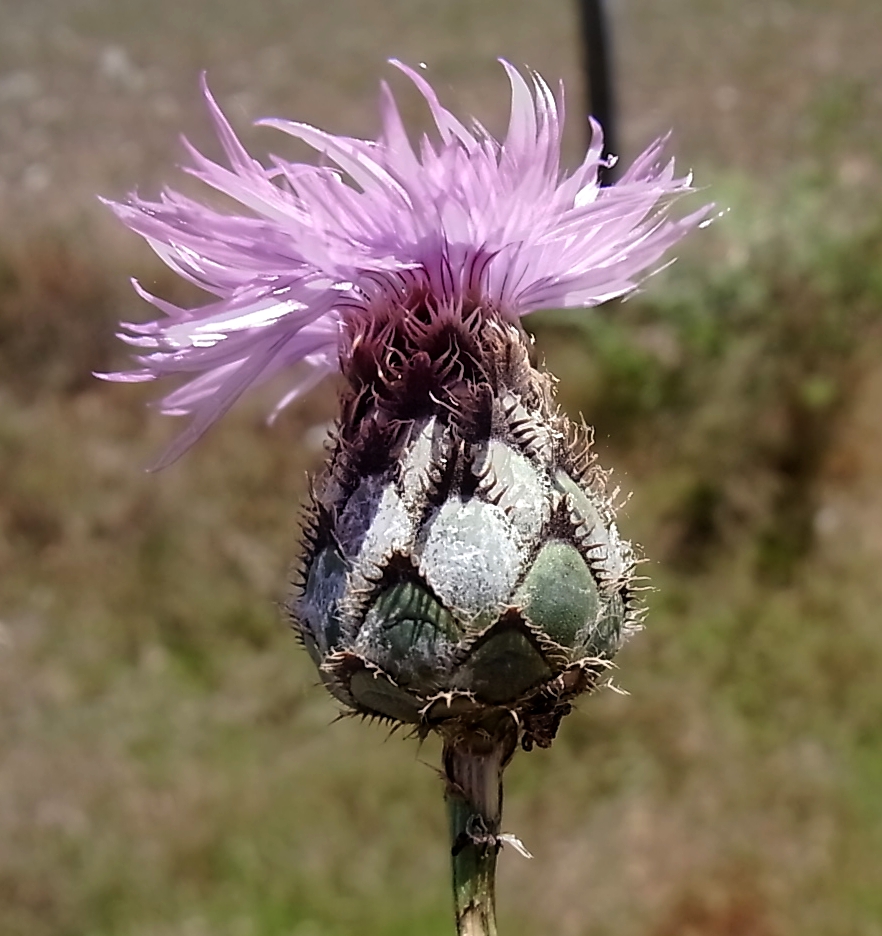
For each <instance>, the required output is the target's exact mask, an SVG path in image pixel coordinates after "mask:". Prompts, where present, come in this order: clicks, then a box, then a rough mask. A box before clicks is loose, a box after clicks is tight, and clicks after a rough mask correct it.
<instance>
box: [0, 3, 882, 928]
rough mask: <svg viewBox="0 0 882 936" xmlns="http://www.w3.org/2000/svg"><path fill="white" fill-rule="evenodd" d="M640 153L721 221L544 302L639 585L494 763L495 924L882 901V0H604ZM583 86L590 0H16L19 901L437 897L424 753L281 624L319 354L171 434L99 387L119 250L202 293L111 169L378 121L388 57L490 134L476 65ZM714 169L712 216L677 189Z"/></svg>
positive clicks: (375, 904)
mask: <svg viewBox="0 0 882 936" xmlns="http://www.w3.org/2000/svg"><path fill="white" fill-rule="evenodd" d="M610 13H611V19H612V22H611V26H612V36H613V39H614V44H615V48H614V52H615V62H616V89H617V95H618V99H619V104H620V112H621V119H622V123H621V136H620V139H621V144H622V150H623V155H624V157H625V158H626V159H627V158H629V157H633V156H634V155H635V154H636V153H637V152H638V151H639V150H640V149H641V148H642V147H643V146H645V145H646V144H647V143H648V142H649V141H650V140H651V139H652V138H654V137H655V136H657V135H658V134H660V133H664V132H666V131H667V130H669V129H673V130H674V138H673V142H672V146H671V149H672V152H674V153H675V154H676V156H677V158H678V164H679V166H680V167H681V168H688V167H690V166H691V167H693V168H694V169H695V171H696V180H697V183H698V184H699V185H700V186H702V187H704V190H703V192H702V193H701V195H700V196H696V199H698V198H700V199H704V200H708V199H713V200H715V201H716V202H717V203H718V205H719V206H720V207H721V208H726V209H728V211H727V213H726V215H725V216H724V217H723V218H722V219H721V220H719V221H718V222H717V223H716V224H715V225H714V226H713V227H712V228H710V229H709V230H707V231H704V232H701V233H699V234H697V235H696V236H694V237H693V238H692V239H691V241H690V242H689V243H688V244H687V245H686V246H685V247H684V248H683V249H682V250H681V258H680V260H679V261H678V262H677V263H676V264H675V265H674V266H673V267H671V268H670V269H668V270H666V271H665V272H663V273H662V274H661V275H659V276H657V277H654V278H653V279H652V280H650V281H649V282H648V283H647V284H646V287H645V289H644V290H643V292H642V294H641V295H639V296H638V297H636V298H634V299H632V300H629V301H628V302H626V303H623V304H622V303H619V304H615V305H613V306H609V307H606V308H604V309H602V310H600V312H598V313H596V314H593V315H578V314H575V315H574V314H569V315H563V314H560V313H553V312H552V313H548V314H543V315H537V316H534V317H533V318H532V319H531V320H529V323H528V324H529V325H530V326H531V327H532V328H534V330H535V332H536V335H537V341H538V345H539V348H540V349H541V352H542V353H543V354H544V356H545V358H546V360H547V363H548V365H549V367H550V368H551V369H552V370H553V371H554V372H555V373H556V374H557V375H558V376H559V377H560V398H561V401H562V403H563V404H564V405H565V406H566V407H567V408H568V409H569V411H570V412H571V413H573V414H574V415H575V414H578V413H579V412H581V413H583V414H584V415H585V418H586V419H587V420H588V421H589V422H590V423H593V424H594V425H595V426H596V427H597V439H598V446H599V449H600V451H601V455H602V458H603V462H604V464H605V465H606V466H608V467H612V468H614V469H615V480H616V482H617V483H618V484H620V485H621V486H622V488H623V490H625V491H628V490H633V491H634V494H633V497H632V498H631V500H630V502H629V503H628V506H627V507H626V508H625V511H624V513H623V516H622V527H623V529H624V532H625V534H626V535H627V536H629V537H631V538H633V539H635V540H636V541H638V542H639V543H641V544H642V545H643V547H644V549H645V552H646V555H647V556H648V557H649V559H650V562H649V564H648V566H647V570H648V572H649V574H650V575H651V576H652V579H653V582H654V585H655V586H656V590H655V591H654V593H652V594H651V595H650V597H649V605H650V609H651V610H650V614H649V617H648V626H647V628H646V631H645V633H644V634H642V635H641V636H640V637H639V638H638V639H635V640H634V641H633V642H632V643H631V645H629V646H628V647H627V648H626V650H625V651H624V652H623V653H622V654H621V656H620V658H619V662H620V672H619V674H618V676H617V681H618V683H619V684H621V685H622V686H624V687H625V688H627V689H628V690H630V693H631V694H630V696H626V697H625V696H618V695H615V694H613V693H611V692H605V693H601V694H599V695H597V696H596V697H594V698H591V699H588V700H586V701H585V702H584V703H583V704H582V705H581V706H580V710H579V711H578V712H576V713H575V714H573V715H572V716H571V717H570V718H569V719H567V720H566V721H565V723H564V725H563V728H562V731H561V734H560V736H559V739H558V740H557V742H556V744H555V746H554V747H553V748H552V749H551V750H550V751H539V752H535V753H532V754H530V755H520V756H519V757H517V758H516V759H515V762H514V764H513V765H512V767H511V768H510V770H509V773H508V778H507V779H508V786H507V800H506V820H505V828H506V829H508V830H511V831H514V832H516V833H517V834H518V835H519V836H521V838H523V840H524V841H525V843H526V844H527V846H528V847H529V848H530V850H531V851H532V852H533V853H534V854H535V856H536V857H535V859H534V860H533V861H532V862H527V861H524V860H523V859H521V858H519V857H518V856H516V855H514V854H511V853H508V852H506V853H504V854H503V855H502V857H501V861H500V875H501V880H500V884H499V900H500V917H501V920H500V929H501V931H502V933H504V934H506V936H518V934H520V936H528V934H533V936H535V934H551V933H553V934H556V936H582V934H592V936H607V934H608V936H791V934H792V936H810V934H811V936H815V934H818V936H820V934H825V936H826V934H829V936H834V934H835V936H876V934H882V795H880V791H882V676H880V674H882V624H880V615H879V611H878V609H879V607H880V604H882V576H880V574H879V569H880V563H882V484H880V481H882V427H880V416H879V414H880V412H882V315H880V310H882V197H880V191H882V189H880V185H882V56H880V54H879V47H880V40H882V5H880V4H879V3H878V0H835V2H834V0H737V2H736V0H665V2H664V3H655V2H652V0H612V2H611V3H610ZM500 55H502V56H505V57H506V58H508V59H510V60H511V61H513V62H515V63H516V64H528V65H530V66H532V67H534V68H536V69H538V70H539V71H540V72H542V73H543V75H544V76H545V77H546V78H548V79H549V80H551V81H552V83H554V82H556V81H557V80H558V79H559V78H562V79H563V80H564V81H565V82H566V84H567V87H568V102H569V115H570V120H569V124H568V130H567V146H566V160H567V162H568V163H569V164H571V165H573V164H575V163H576V162H577V160H578V159H579V158H580V154H581V153H582V151H583V149H584V145H585V126H584V120H583V115H584V108H585V103H584V100H585V97H584V87H583V80H582V70H581V63H580V49H579V41H578V26H577V8H576V4H575V2H574V0H572V2H564V0H509V2H505V3H504V2H502V0H436V2H432V3H427V2H423V0H384V2H383V3H379V2H366V0H359V2H356V0H336V2H333V0H332V2H325V3H315V2H300V0H297V2H295V0H250V2H248V3H234V2H230V0H214V2H211V0H186V2H180V3H173V2H168V0H158V2H157V0H153V2H150V3H148V2H146V0H39V2H35V0H0V218H2V224H0V933H3V934H4V936H85V934H89V936H283V934H284V936H343V934H351V933H355V932H358V933H360V934H363V936H371V934H384V936H405V934H407V936H412V934H417V933H418V934H422V936H433V934H438V936H441V934H447V933H450V932H451V931H452V922H451V911H450V907H449V901H450V896H449V884H448V876H447V845H446V841H445V836H446V831H445V819H444V815H443V807H442V801H441V797H442V785H441V781H440V780H439V778H438V776H437V774H436V773H435V771H434V765H435V764H437V758H438V750H437V746H436V745H435V744H434V743H433V742H431V741H429V742H427V743H426V744H424V745H423V746H422V747H420V746H419V745H417V743H416V742H414V741H408V740H405V739H402V738H400V737H399V736H398V735H395V736H393V737H392V738H388V739H387V735H386V732H385V731H384V730H383V729H382V728H377V727H369V726H366V725H361V724H359V723H356V722H353V721H348V720H346V721H342V722H338V723H335V724H331V723H332V722H333V720H334V718H335V715H336V708H335V705H334V704H333V703H332V701H331V700H330V698H329V697H327V696H326V694H325V693H324V692H323V691H322V690H320V689H319V688H317V687H316V685H315V684H316V676H315V672H314V670H313V669H312V665H311V664H310V663H309V661H308V659H307V658H306V655H305V654H304V653H303V652H302V651H301V650H300V649H299V648H298V647H297V645H296V643H295V641H294V639H293V637H292V636H291V635H290V633H289V632H288V630H287V627H286V625H285V623H284V621H283V620H282V616H281V614H280V612H279V609H278V605H279V602H280V601H281V600H283V599H284V595H285V590H286V579H287V569H288V564H289V562H290V561H291V559H292V558H293V556H294V554H295V551H296V542H297V524H298V504H299V503H300V501H301V499H302V497H303V494H304V490H305V474H306V472H307V471H308V470H314V469H315V468H316V467H317V466H318V465H319V463H320V460H321V440H322V434H323V431H324V427H325V425H326V424H327V422H328V420H330V419H332V418H333V413H334V394H335V389H334V387H333V385H331V384H329V385H326V386H323V387H322V388H321V389H320V390H319V391H317V392H314V393H313V394H312V395H310V396H309V397H308V398H307V399H306V400H304V401H303V402H301V403H300V404H298V405H296V406H294V407H292V408H291V409H290V410H288V411H286V413H285V415H284V416H283V417H282V418H281V419H280V421H279V423H278V424H277V425H276V426H275V427H274V428H272V429H269V428H267V427H266V425H265V424H264V420H263V416H264V413H265V412H266V409H267V406H268V404H269V402H270V400H271V399H273V396H272V393H271V392H270V393H268V394H266V395H261V394H260V393H258V394H256V395H254V396H253V397H252V398H251V399H249V400H248V401H247V402H245V403H243V405H242V406H240V407H239V408H238V409H237V410H236V411H235V412H234V413H233V414H231V415H230V416H228V417H226V418H225V420H224V421H223V423H222V424H221V425H220V426H219V427H218V428H216V429H215V430H214V431H213V432H212V433H211V434H210V435H209V437H208V438H207V439H205V440H204V441H203V442H201V443H200V444H199V445H198V446H197V447H196V448H195V449H194V450H193V451H191V452H190V453H188V454H187V455H186V457H185V458H184V459H182V460H181V461H180V462H179V463H178V464H176V465H174V466H173V467H171V468H169V469H168V470H166V471H163V472H161V473H160V474H158V475H150V474H146V473H145V472H144V471H143V468H144V466H145V465H147V464H149V462H150V461H151V459H152V458H154V457H155V456H156V455H157V454H158V453H159V452H160V451H161V450H162V448H163V446H164V444H165V443H166V442H167V441H168V440H169V439H170V438H171V436H172V435H173V434H174V432H175V431H176V430H177V428H178V426H177V425H176V424H175V421H174V420H172V419H167V418H162V417H160V416H159V415H158V414H156V413H155V412H154V411H151V410H150V409H148V408H146V407H145V403H146V402H147V401H148V400H149V399H150V397H151V396H153V395H154V394H155V390H156V388H151V387H149V386H148V387H139V386H122V387H121V386H109V385H107V384H103V383H100V382H98V381H96V380H94V379H93V378H92V377H91V376H90V373H91V371H93V370H102V369H109V368H113V367H118V366H124V364H125V361H126V356H125V350H124V348H123V346H122V345H121V344H120V343H119V342H117V341H116V339H115V338H114V337H113V332H114V323H115V322H116V321H117V320H118V319H120V318H123V319H136V320H137V319H139V318H146V317H147V316H148V309H147V307H146V306H144V305H143V304H141V303H140V302H139V301H138V300H137V299H136V298H135V297H134V295H133V294H132V292H131V290H130V288H129V285H128V277H129V276H132V275H137V276H138V277H139V278H140V279H141V280H142V282H144V283H145V285H146V286H147V287H148V288H149V289H151V290H153V291H155V292H158V293H159V294H161V295H164V296H166V297H167V298H171V299H173V300H177V301H188V300H189V299H192V298H194V297H193V296H191V295H188V294H187V292H186V291H185V290H184V289H183V288H182V286H181V285H180V284H179V283H177V282H175V281H174V279H173V277H172V276H171V275H170V274H168V273H167V272H166V271H164V270H163V268H161V266H160V264H159V263H158V261H157V260H156V259H155V258H154V257H153V255H152V254H151V253H150V251H149V250H148V248H147V247H146V246H145V245H144V244H143V243H141V242H140V241H139V240H138V239H137V238H136V237H135V236H134V235H130V234H129V233H127V232H126V231H124V230H123V229H122V228H121V226H120V225H118V224H117V223H115V222H114V221H113V219H112V218H111V217H110V215H109V212H108V211H107V210H106V209H104V208H102V206H101V205H100V204H99V202H98V201H97V198H96V195H97V194H101V195H104V196H108V197H113V198H121V197H123V196H124V195H125V193H126V192H128V191H129V190H131V189H133V188H135V187H138V188H139V189H140V190H141V191H142V192H143V193H144V194H149V195H153V194H155V193H156V192H157V191H158V188H159V186H160V185H162V184H170V185H173V186H177V187H181V186H183V187H185V188H186V187H187V186H188V185H189V183H188V182H187V180H186V179H185V177H184V176H183V174H182V173H181V172H180V171H179V169H178V168H177V164H178V163H180V162H182V161H183V160H184V153H183V148H182V146H181V145H180V142H179V135H180V134H181V133H186V135H187V136H188V137H189V138H190V139H192V140H193V141H194V142H195V143H196V144H197V145H199V146H201V147H203V148H204V149H205V150H206V151H207V152H208V153H210V154H213V155H217V154H218V147H217V145H216V143H215V141H214V140H212V138H211V134H210V129H209V126H208V121H207V118H206V114H205V107H204V104H203V101H202V100H201V98H200V94H199V90H198V76H199V73H200V71H202V70H203V69H205V70H207V72H208V75H209V80H210V83H211V87H212V89H213V91H214V93H215V94H216V96H217V97H218V99H219V100H220V102H221V104H222V106H223V107H224V109H225V110H226V112H227V114H228V116H229V117H230V119H231V120H232V122H233V124H234V126H235V127H236V129H237V130H238V131H239V132H240V133H241V135H242V137H243V139H244V140H245V142H246V144H247V145H248V146H249V147H250V148H251V150H252V152H254V153H255V154H262V153H265V152H268V151H272V150H273V149H274V148H278V151H280V152H282V153H285V154H287V155H292V154H295V155H301V154H300V153H299V151H297V150H295V149H294V148H293V147H292V144H291V143H290V141H288V140H287V139H283V138H280V136H279V135H278V134H273V133H272V131H269V130H257V129H254V128H252V127H251V126H250V124H251V122H252V121H253V120H254V119H256V118H258V117H261V116H267V115H273V116H283V117H289V118H293V119H300V120H306V121H309V122H313V123H317V124H320V125H321V126H323V127H326V128H328V129H330V130H333V131H336V132H343V133H346V134H351V135H370V134H372V133H374V131H375V130H376V129H377V112H376V100H377V88H378V81H379V80H380V79H381V78H382V77H386V78H389V79H390V80H391V81H392V84H393V87H395V89H396V90H397V92H398V93H399V94H400V96H401V100H402V102H403V107H404V110H405V112H406V116H407V117H408V119H409V120H410V122H411V125H412V126H414V127H416V128H419V127H425V126H426V124H427V119H428V118H427V114H426V113H425V110H424V108H422V107H420V106H419V104H418V101H417V97H416V95H415V94H414V92H413V91H412V90H411V89H409V88H408V87H407V83H406V82H405V81H402V80H401V78H400V77H399V76H397V75H396V74H394V73H393V71H392V69H390V68H389V67H388V66H387V65H386V64H385V60H386V59H387V58H388V57H390V56H395V57H398V58H401V59H403V60H405V61H407V62H410V63H417V62H426V63H427V65H428V74H429V76H430V78H431V79H432V80H433V83H434V84H435V85H436V87H437V88H438V90H439V92H440V93H441V96H442V99H443V100H444V101H445V103H446V104H448V105H449V106H452V107H453V108H454V109H455V110H456V111H457V112H460V113H465V114H469V113H472V114H475V115H477V116H478V117H479V118H480V119H481V120H482V121H483V122H484V123H485V124H486V125H487V126H489V127H490V128H491V129H493V130H495V131H497V132H502V131H503V130H504V127H505V123H506V120H507V108H508V91H507V85H506V81H505V78H504V74H503V72H502V69H501V68H500V67H499V65H498V64H496V61H495V59H496V57H497V56H500ZM697 204H698V201H697V200H695V201H694V204H693V207H695V206H697Z"/></svg>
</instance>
